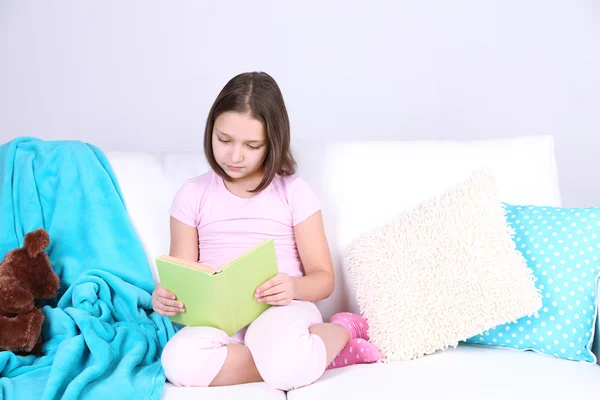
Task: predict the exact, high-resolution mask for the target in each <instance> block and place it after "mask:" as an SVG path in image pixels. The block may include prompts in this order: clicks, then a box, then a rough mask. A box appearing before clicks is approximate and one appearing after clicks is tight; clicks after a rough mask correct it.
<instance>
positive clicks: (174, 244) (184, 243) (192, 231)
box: [169, 217, 200, 262]
mask: <svg viewBox="0 0 600 400" xmlns="http://www.w3.org/2000/svg"><path fill="white" fill-rule="evenodd" d="M170 225H171V249H170V250H169V255H170V256H171V257H178V258H183V259H184V260H189V261H193V262H198V259H199V258H200V257H199V254H198V231H197V230H196V228H194V227H191V226H189V225H186V224H184V223H183V222H181V221H179V220H177V219H176V218H173V217H171V221H170Z"/></svg>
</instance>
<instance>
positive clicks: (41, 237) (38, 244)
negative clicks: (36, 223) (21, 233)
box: [23, 228, 50, 257]
mask: <svg viewBox="0 0 600 400" xmlns="http://www.w3.org/2000/svg"><path fill="white" fill-rule="evenodd" d="M49 244H50V237H49V236H48V232H46V231H45V230H44V229H41V228H40V229H36V230H35V231H32V232H29V233H28V234H27V235H25V240H24V243H23V248H24V249H25V250H26V251H27V254H28V255H29V257H35V256H37V255H38V254H40V253H41V252H42V251H43V250H44V249H45V248H46V247H48V245H49Z"/></svg>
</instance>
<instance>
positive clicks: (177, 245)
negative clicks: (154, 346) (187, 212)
mask: <svg viewBox="0 0 600 400" xmlns="http://www.w3.org/2000/svg"><path fill="white" fill-rule="evenodd" d="M170 225H171V249H170V250H169V255H170V256H171V257H178V258H183V259H185V260H189V261H194V262H198V231H197V230H196V228H193V227H191V226H188V225H186V224H184V223H183V222H180V221H178V220H177V219H175V218H173V217H171V221H170ZM152 308H153V309H154V311H156V312H157V313H158V314H160V315H163V316H166V317H171V316H173V315H177V314H179V313H180V312H183V311H184V310H185V305H184V304H182V303H181V302H179V301H177V300H176V299H175V295H174V294H173V293H171V292H169V291H168V290H166V289H165V288H163V287H162V286H161V285H160V284H157V285H156V288H155V289H154V291H153V292H152Z"/></svg>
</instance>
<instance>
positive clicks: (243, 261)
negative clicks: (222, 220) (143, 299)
mask: <svg viewBox="0 0 600 400" xmlns="http://www.w3.org/2000/svg"><path fill="white" fill-rule="evenodd" d="M156 267H157V269H158V275H159V277H160V281H161V285H162V286H163V287H164V288H165V289H166V290H168V291H169V292H171V293H173V294H174V295H175V296H176V297H177V300H179V301H181V302H182V303H183V304H184V307H185V312H182V313H180V314H178V315H175V316H173V317H171V321H173V322H175V323H179V324H183V325H188V326H211V327H214V328H217V329H220V330H222V331H224V332H225V333H227V334H228V335H230V336H231V335H233V334H235V333H236V332H237V331H238V330H240V329H241V328H243V327H244V326H246V325H248V324H249V323H250V322H252V321H254V320H255V319H256V318H258V316H259V315H260V314H262V313H263V312H264V311H265V310H267V309H268V308H269V307H270V305H269V304H266V303H259V302H258V301H256V298H255V297H254V293H255V291H256V288H258V287H259V286H260V285H262V284H263V283H265V282H266V281H268V280H269V279H271V278H272V277H274V276H275V275H277V273H278V267H277V258H276V253H275V242H274V240H273V239H269V240H266V241H264V242H262V243H260V244H259V245H257V246H256V247H253V248H251V249H250V250H248V251H247V252H245V253H243V254H241V255H239V256H238V257H237V258H236V259H234V260H233V261H230V262H229V263H227V264H226V265H223V266H221V267H219V268H217V269H216V270H214V269H212V268H210V267H207V266H204V265H202V264H198V263H192V262H189V261H185V260H177V259H175V258H173V257H159V258H157V259H156Z"/></svg>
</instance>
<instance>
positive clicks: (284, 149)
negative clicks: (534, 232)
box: [204, 72, 296, 193]
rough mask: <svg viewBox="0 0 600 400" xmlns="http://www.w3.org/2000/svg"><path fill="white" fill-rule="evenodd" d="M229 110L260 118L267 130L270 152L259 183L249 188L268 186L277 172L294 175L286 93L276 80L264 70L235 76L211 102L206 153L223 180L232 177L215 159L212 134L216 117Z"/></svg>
mask: <svg viewBox="0 0 600 400" xmlns="http://www.w3.org/2000/svg"><path fill="white" fill-rule="evenodd" d="M227 111H235V112H239V113H245V114H248V115H250V116H251V117H252V118H254V119H256V120H258V121H260V122H261V123H262V124H263V126H264V127H265V130H266V133H267V154H266V156H265V161H264V162H263V165H262V167H263V168H264V171H265V174H264V177H263V179H262V181H261V182H260V184H259V185H258V186H257V187H256V188H254V189H253V190H250V192H252V193H257V192H260V191H261V190H263V189H264V188H266V187H267V186H269V184H270V183H271V181H272V180H273V178H274V177H275V175H276V174H279V175H284V176H285V175H293V174H294V173H295V172H296V161H295V160H294V158H293V157H292V152H291V150H290V121H289V118H288V113H287V109H286V107H285V103H284V101H283V95H282V94H281V90H279V86H278V85H277V83H276V82H275V80H274V79H273V78H272V77H271V76H270V75H269V74H267V73H265V72H246V73H243V74H239V75H237V76H235V77H233V78H232V79H231V80H230V81H229V82H227V84H226V85H225V86H224V87H223V89H222V90H221V92H220V93H219V95H218V96H217V98H216V100H215V102H214V104H213V105H212V107H211V109H210V112H209V113H208V118H207V120H206V128H205V130H204V153H205V154H206V159H207V160H208V163H209V164H210V166H211V167H212V169H213V170H214V171H215V172H216V173H217V174H218V175H219V176H221V177H222V178H223V179H225V180H227V181H231V178H230V177H229V176H228V175H227V174H226V173H225V171H223V169H222V168H221V166H219V164H218V163H217V161H216V160H215V155H214V153H213V148H212V134H213V127H214V124H215V120H216V119H217V117H218V116H219V115H221V114H222V113H224V112H227Z"/></svg>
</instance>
